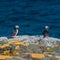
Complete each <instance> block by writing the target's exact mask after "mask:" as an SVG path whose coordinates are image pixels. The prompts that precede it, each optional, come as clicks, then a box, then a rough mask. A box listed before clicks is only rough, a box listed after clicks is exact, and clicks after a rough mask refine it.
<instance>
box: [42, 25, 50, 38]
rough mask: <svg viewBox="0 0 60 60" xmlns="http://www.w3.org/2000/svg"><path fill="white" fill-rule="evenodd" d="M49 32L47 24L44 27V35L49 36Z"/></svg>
mask: <svg viewBox="0 0 60 60" xmlns="http://www.w3.org/2000/svg"><path fill="white" fill-rule="evenodd" d="M48 33H49V32H48V26H45V27H44V31H43V36H44V37H47V36H48Z"/></svg>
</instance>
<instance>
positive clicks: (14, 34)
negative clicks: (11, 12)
mask: <svg viewBox="0 0 60 60" xmlns="http://www.w3.org/2000/svg"><path fill="white" fill-rule="evenodd" d="M18 29H19V26H18V25H15V27H14V30H13V32H12V34H11V36H17V34H18Z"/></svg>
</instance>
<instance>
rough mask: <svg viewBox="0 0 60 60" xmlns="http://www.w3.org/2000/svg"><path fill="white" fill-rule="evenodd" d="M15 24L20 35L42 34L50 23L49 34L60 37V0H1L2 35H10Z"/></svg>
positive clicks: (0, 28)
mask: <svg viewBox="0 0 60 60" xmlns="http://www.w3.org/2000/svg"><path fill="white" fill-rule="evenodd" d="M14 25H19V26H20V29H19V33H18V35H42V31H43V28H44V26H45V25H48V26H49V36H50V37H55V38H60V0H0V36H10V35H11V32H12V30H13V27H14Z"/></svg>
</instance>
